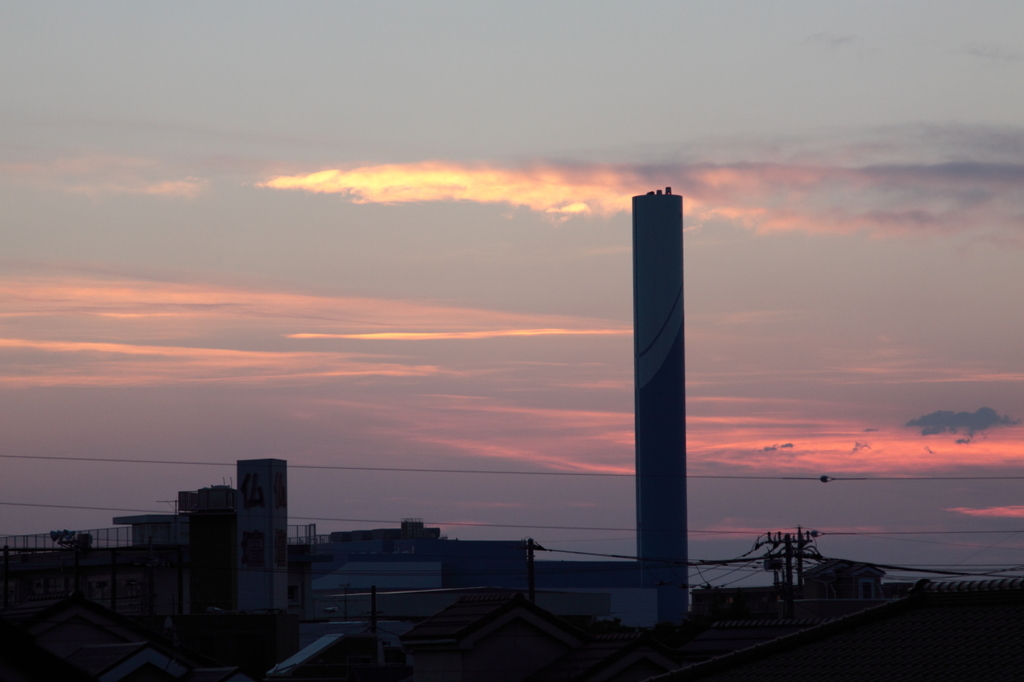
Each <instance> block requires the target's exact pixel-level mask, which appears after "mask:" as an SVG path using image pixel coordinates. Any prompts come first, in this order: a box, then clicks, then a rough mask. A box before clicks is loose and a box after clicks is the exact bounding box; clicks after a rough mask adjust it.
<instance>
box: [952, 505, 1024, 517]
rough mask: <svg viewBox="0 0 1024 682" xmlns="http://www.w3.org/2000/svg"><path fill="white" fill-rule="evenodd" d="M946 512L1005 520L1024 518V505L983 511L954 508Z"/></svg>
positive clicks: (988, 508) (989, 508)
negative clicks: (1002, 518)
mask: <svg viewBox="0 0 1024 682" xmlns="http://www.w3.org/2000/svg"><path fill="white" fill-rule="evenodd" d="M946 511H951V512H956V513H958V514H966V515H968V516H995V517H1004V518H1018V519H1019V518H1024V505H1010V506H1006V507H986V508H983V509H972V508H970V507H952V508H949V509H946Z"/></svg>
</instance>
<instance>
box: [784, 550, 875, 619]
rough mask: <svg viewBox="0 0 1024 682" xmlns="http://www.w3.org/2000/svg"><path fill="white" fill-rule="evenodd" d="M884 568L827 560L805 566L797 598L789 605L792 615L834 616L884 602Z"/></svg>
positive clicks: (842, 560) (809, 616) (798, 616)
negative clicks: (791, 605) (798, 597)
mask: <svg viewBox="0 0 1024 682" xmlns="http://www.w3.org/2000/svg"><path fill="white" fill-rule="evenodd" d="M884 575H885V571H883V570H882V569H880V568H878V567H877V566H874V565H872V564H867V563H862V562H859V561H848V560H846V559H829V560H828V561H823V562H821V563H820V564H818V565H816V566H813V567H811V568H808V569H806V570H805V571H804V572H803V578H802V581H801V598H800V599H797V600H796V601H795V602H794V604H793V615H794V617H796V618H837V617H839V616H845V615H847V614H849V613H854V612H856V611H862V610H864V609H866V608H869V607H871V606H877V605H879V604H882V603H885V601H886V600H887V596H886V594H885V592H886V591H885V590H884V589H883V586H882V576H884Z"/></svg>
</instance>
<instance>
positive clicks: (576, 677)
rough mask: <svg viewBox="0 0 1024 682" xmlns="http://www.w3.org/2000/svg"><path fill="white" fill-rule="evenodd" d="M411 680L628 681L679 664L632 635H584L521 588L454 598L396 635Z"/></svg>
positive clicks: (661, 649)
mask: <svg viewBox="0 0 1024 682" xmlns="http://www.w3.org/2000/svg"><path fill="white" fill-rule="evenodd" d="M401 640H402V643H403V644H404V645H405V648H406V651H407V652H408V653H409V654H410V655H411V656H412V659H413V671H414V676H413V679H414V681H415V682H477V681H480V682H520V681H525V680H530V681H531V682H549V681H550V682H553V681H554V680H571V681H573V682H584V681H590V680H593V681H595V682H596V681H597V680H602V681H605V680H607V681H609V682H612V681H614V682H634V681H635V680H642V679H645V678H647V677H650V676H651V675H654V674H657V673H659V672H664V671H667V670H672V669H674V668H676V667H678V666H679V661H678V657H677V656H676V655H675V654H674V653H673V652H672V651H670V650H668V649H666V648H665V647H662V646H660V645H659V644H657V643H656V642H654V641H652V640H649V639H647V638H639V637H636V636H629V637H622V636H591V635H589V634H587V633H586V632H584V631H583V630H581V629H579V628H577V627H575V626H574V625H571V624H570V623H568V622H567V621H565V620H562V619H561V618H559V617H557V616H555V615H553V614H551V613H550V612H548V611H546V610H544V609H542V608H540V607H538V606H537V605H535V604H533V603H532V602H530V601H528V600H527V599H526V598H524V597H523V595H522V594H519V593H516V594H508V593H505V594H482V595H473V596H466V597H462V598H460V599H459V600H458V601H457V602H455V603H454V604H452V605H451V606H449V607H447V608H445V609H443V610H442V611H441V612H439V613H437V614H436V615H434V616H433V617H431V618H428V619H427V620H425V621H423V622H422V623H419V624H418V625H416V626H415V627H414V628H412V629H411V630H409V631H408V632H406V633H405V634H404V635H402V637H401Z"/></svg>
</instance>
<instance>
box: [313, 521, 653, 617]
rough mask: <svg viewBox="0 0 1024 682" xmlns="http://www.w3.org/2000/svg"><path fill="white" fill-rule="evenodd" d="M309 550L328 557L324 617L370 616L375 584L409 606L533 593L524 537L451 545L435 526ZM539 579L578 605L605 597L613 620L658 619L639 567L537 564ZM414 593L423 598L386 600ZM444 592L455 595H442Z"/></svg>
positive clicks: (357, 534)
mask: <svg viewBox="0 0 1024 682" xmlns="http://www.w3.org/2000/svg"><path fill="white" fill-rule="evenodd" d="M408 534H409V533H408V532H407V533H406V535H408ZM310 552H311V553H312V555H313V556H316V557H320V558H323V559H324V560H322V561H318V563H316V564H315V568H314V569H313V579H312V589H313V594H314V600H315V604H314V614H315V615H316V616H317V617H335V614H337V617H342V616H341V614H346V616H347V617H350V618H351V617H356V618H360V617H362V618H365V617H366V604H367V603H368V598H369V591H370V588H371V587H376V588H377V590H378V595H379V599H380V602H381V603H382V604H388V605H389V606H388V607H390V605H392V604H397V603H398V602H397V601H396V600H398V599H401V602H402V603H403V604H405V605H410V604H412V603H413V602H417V603H427V602H429V603H432V604H434V605H437V607H438V608H440V607H441V606H442V605H444V604H445V603H449V602H450V601H453V600H454V597H452V596H451V593H453V592H456V591H459V590H471V589H480V588H487V589H490V590H494V589H497V590H501V591H505V592H508V591H521V592H527V591H528V590H529V584H528V566H527V564H528V556H527V543H526V542H525V541H522V540H513V541H495V540H450V539H447V538H444V537H442V536H440V532H439V530H438V529H430V528H426V529H423V532H422V534H421V536H420V537H404V538H403V537H402V530H401V529H398V528H377V529H368V530H353V531H346V532H343V533H331V534H330V535H320V536H316V538H315V544H314V545H312V549H311V550H310ZM328 557H329V558H328ZM534 576H535V589H536V590H538V591H542V592H546V593H578V594H580V595H581V597H580V599H578V600H576V601H575V604H580V603H582V602H581V601H580V600H584V601H586V600H587V599H591V600H592V598H593V597H598V598H601V599H606V600H607V602H606V603H607V604H608V607H607V608H608V611H607V615H608V616H610V617H613V618H619V619H621V620H622V622H623V623H624V624H628V625H653V624H654V623H655V622H656V621H657V596H656V594H657V593H656V590H654V589H650V588H645V587H644V586H643V577H642V576H643V567H642V565H641V564H640V563H639V562H635V561H536V562H535V563H534ZM414 591H415V592H421V593H423V596H421V597H415V596H413V595H412V594H409V595H406V596H404V597H401V598H399V597H398V596H397V595H396V597H394V598H393V599H392V598H389V597H388V596H387V595H388V594H389V593H391V592H400V593H411V592H414ZM445 592H447V593H448V594H449V596H447V597H445V596H443V593H445ZM587 595H591V596H590V597H587ZM439 599H447V600H449V602H444V603H441V602H439V601H438V600H439ZM552 606H553V604H552ZM572 608H576V607H572ZM587 608H588V609H591V611H585V612H584V613H591V612H593V607H587ZM326 609H333V610H332V611H330V612H327V611H326ZM435 610H436V609H435ZM560 612H561V613H563V614H566V615H568V613H567V612H565V611H560ZM417 613H422V611H417ZM385 615H386V617H397V616H399V615H403V614H399V613H395V612H386V614H385ZM593 615H602V616H603V615H604V614H598V613H593Z"/></svg>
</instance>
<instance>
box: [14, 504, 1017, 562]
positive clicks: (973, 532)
mask: <svg viewBox="0 0 1024 682" xmlns="http://www.w3.org/2000/svg"><path fill="white" fill-rule="evenodd" d="M0 506H5V507H37V508H43V509H77V510H83V511H112V512H128V513H139V514H167V510H166V509H140V508H136V507H93V506H86V505H74V504H43V503H38V502H7V501H0ZM288 518H289V519H294V520H302V521H336V522H339V523H386V524H391V525H393V526H397V525H399V523H400V522H399V521H396V520H395V519H357V518H346V517H338V516H298V515H295V516H293V515H289V517H288ZM424 523H429V524H436V525H438V526H458V527H466V528H473V527H479V528H518V529H525V530H531V529H532V530H586V531H616V532H623V533H635V532H636V528H613V527H604V526H550V525H542V524H512V523H490V522H486V521H434V520H429V521H425V522H424ZM687 532H688V533H697V534H702V535H747V536H750V535H757V534H758V533H760V531H752V530H718V529H701V528H691V529H689V530H688V531H687ZM1005 533H1024V529H1004V530H906V531H830V530H819V531H818V535H819V537H820V536H825V535H836V536H863V537H871V536H882V535H990V534H1005ZM565 551H568V550H565Z"/></svg>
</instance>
